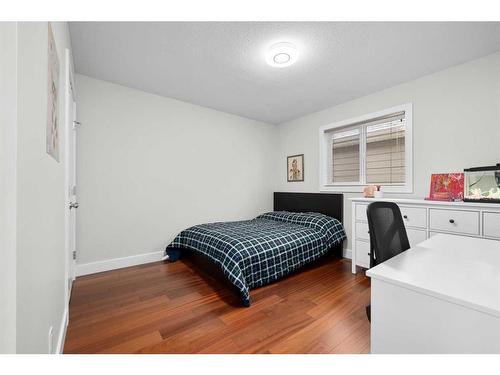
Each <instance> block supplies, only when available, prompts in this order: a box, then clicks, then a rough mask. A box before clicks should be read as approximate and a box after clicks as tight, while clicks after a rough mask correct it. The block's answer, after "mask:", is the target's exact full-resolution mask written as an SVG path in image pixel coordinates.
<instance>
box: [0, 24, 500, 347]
mask: <svg viewBox="0 0 500 375" xmlns="http://www.w3.org/2000/svg"><path fill="white" fill-rule="evenodd" d="M227 18H229V20H227V19H226V20H224V21H226V22H215V21H216V20H217V18H214V19H213V20H210V21H209V22H197V21H186V18H184V19H182V17H181V19H179V20H178V21H180V22H172V21H174V20H172V21H156V22H153V21H144V20H146V19H148V18H147V17H144V20H143V22H129V21H127V20H124V21H123V22H110V21H108V20H103V21H92V22H87V21H85V22H84V21H77V20H75V21H67V22H66V20H69V19H71V17H62V18H58V19H59V20H65V21H64V22H63V21H57V22H47V21H46V20H47V19H52V18H51V17H48V16H47V17H46V18H45V20H44V21H42V20H40V21H39V22H22V21H20V22H1V23H0V27H1V32H0V35H1V38H2V46H3V47H4V48H3V52H4V53H3V55H2V65H1V67H0V68H1V70H2V72H1V73H2V74H1V77H2V78H1V79H2V87H5V88H9V90H6V92H5V93H4V92H2V102H3V103H5V104H7V105H5V108H6V110H3V111H2V125H3V124H4V121H5V124H8V126H6V127H4V126H2V128H3V129H2V148H1V152H2V155H1V156H2V157H1V160H2V181H5V183H3V182H2V186H1V188H2V190H1V194H0V195H1V196H2V217H1V224H2V225H1V226H0V227H1V228H2V236H1V239H2V244H1V248H2V257H3V259H5V262H4V263H3V264H2V280H1V285H2V293H1V295H2V299H3V300H5V301H7V303H5V304H3V307H2V315H1V316H0V323H1V327H2V335H1V336H2V342H1V352H5V353H33V354H34V353H65V354H80V353H85V354H97V353H110V354H111V353H112V354H119V353H121V354H132V353H143V354H146V353H176V354H181V353H182V354H186V353H189V354H199V353H208V354H216V353H219V354H233V353H234V354H236V353H238V354H250V353H255V354H257V353H258V354H264V353H269V354H285V353H286V354H309V353H311V354H312V353H314V354H319V353H324V354H368V353H374V354H377V353H428V354H431V353H438V354H443V353H499V352H500V348H499V347H498V344H495V340H496V339H497V338H499V337H500V328H499V327H500V326H499V325H498V324H499V321H500V318H499V317H500V308H499V307H500V305H499V304H498V300H497V298H496V295H495V293H496V291H497V290H498V289H495V284H496V282H497V281H499V277H500V275H499V274H498V273H496V271H498V270H499V268H498V267H499V264H498V258H496V255H495V253H494V251H495V249H496V246H499V245H500V242H499V241H497V240H498V239H500V233H499V230H498V225H499V223H500V221H499V219H498V217H500V216H498V215H499V213H500V206H498V205H497V206H495V203H489V202H486V203H483V202H463V201H460V202H457V201H453V200H448V201H443V200H426V199H425V198H429V196H430V195H432V194H434V193H435V194H436V196H437V195H438V194H443V192H442V190H440V191H433V188H431V189H430V188H429V187H430V185H431V180H432V179H433V178H443V177H442V176H443V175H440V176H441V177H439V176H437V175H438V174H446V176H451V175H448V174H451V173H456V174H459V176H460V178H465V179H466V181H465V186H464V183H463V181H462V185H461V190H460V191H461V192H462V194H463V192H464V189H469V187H474V189H477V186H482V185H481V183H484V181H485V180H482V181H479V182H477V183H470V184H469V185H472V186H469V185H468V183H469V182H470V181H469V180H470V179H471V178H474V173H476V172H477V171H475V170H472V171H465V175H462V173H464V170H466V169H470V168H473V167H484V166H496V164H497V163H500V160H499V156H498V140H499V136H498V129H499V126H498V124H499V121H500V112H499V109H498V108H499V106H498V103H499V100H500V80H499V77H500V23H499V22H485V21H486V20H485V21H480V22H472V21H460V22H446V19H443V20H440V21H439V22H410V21H406V22H389V21H383V22H368V21H356V18H350V19H349V21H341V20H335V21H328V22H314V21H312V20H311V21H299V22H289V21H287V20H283V21H264V20H262V21H258V20H259V18H258V17H255V18H254V20H253V21H248V22H237V21H236V20H238V21H243V20H240V18H238V17H234V18H232V17H230V16H229V17H227ZM17 19H22V17H18V18H17ZM110 19H112V18H110ZM276 19H280V18H279V17H278V18H276ZM383 19H384V18H383V17H382V18H381V19H380V20H381V21H382V20H383ZM423 19H424V20H425V18H423ZM90 20H92V17H90V19H89V21H90ZM231 20H232V21H231ZM497 169H499V168H497ZM484 171H485V173H486V174H491V176H492V178H491V179H492V181H494V180H495V178H496V176H497V172H496V170H495V169H494V168H493V169H492V172H490V171H489V170H484ZM482 173H483V172H482ZM4 175H5V177H6V178H5V179H4ZM434 175H436V176H437V177H432V176H434ZM499 175H500V172H499ZM464 176H465V177H464ZM447 178H448V177H447ZM449 178H451V177H449ZM447 181H448V180H447ZM488 181H489V180H488ZM447 184H448V182H446V185H447ZM497 184H498V181H497ZM377 185H380V186H381V188H377ZM433 186H434V185H433ZM447 186H448V185H447ZM496 186H497V185H495V186H493V187H492V189H494V187H496ZM489 188H490V187H489V186H488V189H489ZM374 189H375V190H377V191H373V190H374ZM485 189H486V188H485ZM488 189H486V190H488ZM429 190H431V192H430V191H429ZM471 190H472V189H471ZM474 191H475V190H474ZM465 192H466V193H467V191H465ZM471 194H473V193H471ZM466 195H467V194H466ZM365 196H373V197H371V198H365ZM490 196H491V197H494V191H493V192H492V193H491V194H490ZM459 198H460V199H464V198H467V197H465V196H463V195H462V196H461V197H459ZM492 199H494V198H492ZM376 202H385V203H391V204H393V205H394V204H395V205H396V207H398V208H397V209H398V212H400V217H401V220H402V222H403V223H404V226H403V229H402V230H403V231H404V233H405V237H406V236H407V238H408V241H407V242H408V246H406V248H405V249H401V250H405V251H404V253H403V252H402V251H401V252H402V254H399V255H396V254H392V255H396V256H394V259H387V260H386V261H385V262H383V263H382V262H381V260H380V258H381V256H379V255H377V254H378V253H377V252H378V251H380V250H379V249H380V247H377V246H375V245H374V243H375V242H374V241H376V233H377V231H376V224H377V222H371V221H370V209H369V208H368V207H369V206H368V205H369V204H370V203H376ZM371 207H372V208H374V207H376V205H372V206H371ZM392 207H393V206H392ZM367 215H368V216H367ZM450 215H451V216H450ZM398 218H399V216H398V214H396V215H395V217H394V218H393V219H391V223H396V222H397V221H398V220H399V219H398ZM382 221H383V220H382ZM386 221H387V220H386ZM371 225H374V226H373V228H372V227H371ZM400 229H401V228H400ZM401 233H402V232H401ZM387 237H388V236H387V235H384V239H386V238H387ZM401 241H402V242H404V241H403V240H401ZM454 241H456V242H454ZM468 241H470V243H469V242H468ZM452 243H453V244H455V243H456V244H457V245H456V247H460V246H463V247H466V248H467V249H470V248H475V247H479V248H481V249H486V250H484V251H483V252H484V253H487V254H486V255H485V256H489V255H488V254H490V247H491V252H492V253H491V254H492V255H491V260H490V259H488V260H482V258H481V259H480V260H477V261H476V260H475V261H474V262H470V263H468V264H467V265H463V264H462V265H461V264H459V262H458V261H459V260H460V259H462V258H461V257H460V256H458V255H457V256H455V255H451V256H449V258H448V260H442V259H438V258H436V260H435V261H433V262H434V264H437V265H436V267H429V266H427V265H426V266H419V265H420V263H419V262H425V261H426V259H427V258H425V259H422V258H416V259H413V258H411V262H410V261H409V260H408V262H403V261H401V262H400V263H397V261H398V259H400V260H401V259H407V258H408V259H410V258H409V257H410V256H412V254H423V253H425V251H424V250H425V249H427V248H432V247H434V246H439V247H442V248H443V249H441V250H442V251H446V249H445V248H446V244H452ZM420 244H423V245H420ZM454 246H455V245H454ZM388 247H390V246H388ZM403 247H405V246H403ZM408 247H410V249H409V250H407V248H408ZM372 249H373V251H372ZM419 249H420V252H419V251H418V250H419ZM406 250H407V251H406ZM441 250H440V251H441ZM457 251H458V250H457ZM4 252H5V254H4ZM434 253H436V256H438V255H439V251H435V252H434ZM453 254H454V253H453ZM457 254H458V253H457ZM467 256H469V255H466V254H465V255H464V257H465V258H467ZM481 256H482V255H481ZM404 257H407V258H404ZM465 258H464V259H465ZM467 259H469V258H467ZM377 261H378V262H379V263H378V264H377ZM438 262H443V263H439V264H438ZM408 263H411V264H409V265H408ZM485 264H486V265H487V266H485ZM411 266H413V267H414V268H412V269H407V268H404V270H405V272H408V274H405V275H407V277H408V278H407V279H405V280H402V279H401V278H402V276H401V275H403V274H404V272H403V271H401V272H395V273H389V271H390V269H396V271H398V269H397V267H402V268H401V270H402V269H403V267H411ZM384 267H385V268H384ZM459 267H462V269H466V270H468V271H467V272H469V274H468V276H469V277H468V280H467V282H468V283H467V287H466V286H463V287H462V286H461V285H462V284H460V283H461V282H463V280H461V279H460V277H458V275H461V274H462V273H461V271H460V270H459ZM473 267H478V269H480V270H483V271H481V272H482V273H481V274H480V275H477V274H475V273H474V272H476V271H477V270H476V269H475V268H473ZM481 267H483V268H484V269H483V268H481ZM495 267H496V268H495ZM421 269H426V270H427V271H426V272H424V273H423V276H422V280H423V281H422V285H420V284H419V285H418V286H412V287H411V288H410V287H408V288H409V289H412V290H414V291H415V293H416V291H419V292H421V291H422V290H423V288H424V287H425V288H427V289H429V290H431V289H432V290H433V292H432V293H434V294H432V293H431V292H429V293H428V294H425V293H423V295H425V296H427V297H428V296H429V295H433V296H434V297H435V296H436V295H439V296H442V297H443V299H442V300H443V301H445V300H446V301H448V302H449V299H450V298H452V299H453V300H454V301H455V302H457V301H458V300H461V299H463V301H462V302H461V304H460V303H458V302H457V304H456V305H457V306H458V305H460V306H461V307H463V308H464V309H465V308H469V307H470V309H471V310H473V311H475V312H477V311H482V314H483V315H487V316H488V319H490V320H491V321H490V320H488V321H486V320H485V321H484V322H483V320H481V322H480V323H478V322H479V319H480V318H479V317H477V316H476V315H470V314H473V313H472V312H470V311H469V310H467V311H466V312H463V311H461V310H460V312H453V311H448V310H446V312H443V311H444V309H447V308H451V307H449V306H447V305H446V306H441V305H440V306H436V307H435V309H436V310H431V307H430V305H431V303H430V302H429V308H428V309H427V310H425V309H423V308H419V309H418V311H417V312H418V314H419V316H420V317H421V321H422V323H421V324H416V323H415V324H412V327H413V328H412V329H411V330H410V329H408V330H405V327H404V325H405V324H406V325H408V320H410V321H412V319H413V315H412V314H413V312H412V311H407V310H405V306H399V304H398V301H395V300H391V299H390V296H391V295H393V296H395V295H397V293H399V292H401V293H402V291H401V290H399V289H398V290H391V292H390V293H389V292H387V290H388V289H384V288H387V285H386V284H391V283H390V282H388V280H389V279H391V278H395V279H397V280H396V281H395V282H394V284H391V286H394V285H396V284H398V283H399V284H398V285H401V284H402V283H403V284H404V283H416V280H418V278H417V277H416V276H414V275H415V274H416V273H418V272H420V271H421ZM478 272H479V271H478ZM413 273H415V274H413ZM419 275H420V274H419ZM485 275H486V276H488V277H486V276H485ZM424 279H425V280H424ZM446 280H449V283H448V284H446V283H445V281H446ZM431 281H432V282H431ZM426 283H427V284H429V285H427V284H426ZM451 283H454V284H453V285H460V286H461V287H460V288H455V289H459V290H460V291H459V292H457V291H456V290H452V289H453V288H452V286H453V285H451V286H450V284H451ZM424 284H425V285H424ZM445 284H446V285H445ZM408 285H409V284H408ZM491 285H493V286H491ZM482 286H484V287H485V289H480V290H479V289H478V290H475V289H474V288H475V287H478V288H479V287H482ZM375 288H377V290H375ZM408 288H406V290H407V289H408ZM440 288H441V289H440ZM401 289H404V288H401ZM467 293H468V294H467ZM398 295H399V294H398ZM423 295H422V296H421V295H418V296H413V295H412V296H406V295H404V296H403V295H402V294H401V296H400V298H399V299H400V300H401V301H405V302H406V305H407V306H414V305H413V304H415V305H419V306H424V305H426V303H425V302H420V303H417V302H415V301H417V298H420V299H418V301H425V297H424V296H423ZM406 298H407V299H408V300H407V299H406ZM436 298H437V297H436ZM440 301H441V300H440ZM443 304H444V302H443ZM432 306H434V305H432ZM454 306H455V305H454ZM471 306H472V307H471ZM433 308H434V307H433ZM440 309H443V310H440ZM414 310H415V309H414ZM403 311H404V314H405V316H407V317H408V318H407V320H406V321H405V319H402V321H399V320H398V319H396V318H395V317H393V315H390V314H394V315H399V314H401V313H402V312H403ZM33 312H37V314H35V315H36V316H34V314H33ZM406 314H407V315H406ZM425 314H428V315H425ZM433 314H434V315H433ZM436 314H441V315H439V316H440V317H443V316H448V314H449V315H451V316H453V317H455V319H449V321H448V322H446V323H445V322H442V321H441V320H439V321H438V322H437V323H436V320H435V319H433V318H432V317H433V316H436ZM469 315H470V316H469ZM483 315H481V319H482V318H484V317H483ZM385 316H391V317H392V318H391V319H387V318H385ZM459 318H460V319H459ZM485 319H486V318H485ZM456 320H459V322H460V325H459V326H460V327H461V329H460V335H461V336H460V335H458V334H457V335H458V336H457V337H455V336H453V340H451V339H450V340H448V341H447V340H446V339H444V338H434V336H432V331H439V330H443V331H446V332H448V331H449V332H456V331H457V330H455V329H454V327H457V326H456V325H453V324H456ZM469 320H473V321H474V322H475V325H470V326H469V328H467V327H468V326H467V324H466V323H465V322H467V321H469ZM396 324H401V325H402V326H397V327H396ZM472 328H473V329H474V330H476V333H475V334H472V333H471V332H472ZM389 331H390V333H388V332H389ZM417 331H419V332H417ZM478 332H484V335H486V336H484V335H483V336H484V337H487V338H485V339H484V341H483V342H481V343H478V342H477V340H475V339H474V337H475V336H474V335H479V333H478ZM419 335H420V336H421V338H418V337H417V336H419ZM488 335H491V337H490V336H488ZM443 336H446V335H443ZM401 340H402V341H403V343H402V342H401ZM451 341H453V342H451ZM423 342H431V343H432V345H431V344H427V346H422V343H423ZM407 343H410V344H408V345H407ZM462 344H463V345H462ZM461 345H462V346H461Z"/></svg>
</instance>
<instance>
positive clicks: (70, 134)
mask: <svg viewBox="0 0 500 375" xmlns="http://www.w3.org/2000/svg"><path fill="white" fill-rule="evenodd" d="M75 99H76V98H75V84H74V79H73V69H72V63H71V54H70V51H69V50H66V119H67V121H66V152H65V164H66V168H65V172H66V178H65V191H66V215H65V217H66V260H67V261H66V281H67V288H66V306H68V305H69V300H70V298H71V287H72V285H73V281H74V280H75V268H76V267H75V264H76V254H77V251H76V216H77V215H76V213H77V208H78V200H77V187H76V139H77V138H76V137H77V129H78V122H77V120H76V100H75Z"/></svg>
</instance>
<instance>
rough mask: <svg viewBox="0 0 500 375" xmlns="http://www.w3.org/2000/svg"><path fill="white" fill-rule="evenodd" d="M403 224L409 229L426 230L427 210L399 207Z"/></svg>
mask: <svg viewBox="0 0 500 375" xmlns="http://www.w3.org/2000/svg"><path fill="white" fill-rule="evenodd" d="M399 209H400V210H401V216H403V222H404V223H405V226H407V227H416V228H424V229H425V228H426V227H427V210H426V209H425V208H422V207H406V206H399Z"/></svg>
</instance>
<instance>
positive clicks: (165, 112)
mask: <svg viewBox="0 0 500 375" xmlns="http://www.w3.org/2000/svg"><path fill="white" fill-rule="evenodd" d="M76 87H77V92H78V99H77V105H78V110H77V112H78V119H79V121H80V122H81V123H82V124H83V125H82V126H81V127H80V128H79V131H78V132H79V133H78V200H79V203H80V208H79V209H78V229H77V238H78V240H77V242H78V256H77V264H78V265H79V266H78V268H79V269H80V270H81V269H82V264H88V263H91V262H100V261H103V260H107V259H114V258H122V257H127V256H133V255H140V254H144V253H151V252H156V251H162V250H163V249H164V248H165V246H166V245H168V243H169V242H170V241H171V240H172V239H173V237H174V236H175V235H176V234H177V233H178V232H179V231H181V230H182V229H185V228H186V227H189V226H192V225H195V224H200V223H203V222H210V221H225V220H240V219H249V218H253V217H255V216H256V215H257V214H259V213H261V212H265V211H269V210H271V209H272V191H273V185H274V183H275V178H274V175H273V172H274V168H273V165H274V160H275V154H274V145H275V131H276V128H275V126H273V125H268V124H264V123H261V122H257V121H253V120H249V119H246V118H242V117H238V116H234V115H230V114H227V113H223V112H219V111H215V110H211V109H208V108H204V107H200V106H196V105H193V104H188V103H185V102H181V101H178V100H174V99H169V98H165V97H160V96H156V95H152V94H148V93H145V92H142V91H138V90H134V89H130V88H126V87H123V86H119V85H115V84H111V83H107V82H104V81H100V80H97V79H93V78H89V77H86V76H82V75H77V82H76ZM83 267H84V266H83ZM80 272H81V271H80Z"/></svg>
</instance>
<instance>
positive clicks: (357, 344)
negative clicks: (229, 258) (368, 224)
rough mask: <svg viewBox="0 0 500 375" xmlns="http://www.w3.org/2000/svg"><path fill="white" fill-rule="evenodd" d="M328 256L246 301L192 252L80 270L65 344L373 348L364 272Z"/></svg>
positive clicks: (154, 349)
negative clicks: (86, 271) (183, 256)
mask: <svg viewBox="0 0 500 375" xmlns="http://www.w3.org/2000/svg"><path fill="white" fill-rule="evenodd" d="M350 266H351V263H350V261H349V260H346V259H338V258H337V259H336V258H332V257H326V258H325V259H323V260H321V261H320V262H318V263H315V264H313V265H311V266H309V267H307V268H305V269H304V270H302V271H299V272H297V273H295V274H293V275H291V276H290V277H288V278H286V279H283V280H280V281H278V282H277V283H274V284H271V285H268V286H265V287H262V288H259V289H255V290H253V291H251V298H252V305H251V306H250V307H247V308H246V307H242V306H241V305H240V301H239V298H238V296H236V295H235V294H234V293H233V292H231V291H230V290H228V288H227V287H226V286H225V285H224V284H223V283H221V282H219V281H218V280H215V279H213V278H211V277H210V276H208V275H206V274H203V273H201V272H200V270H199V269H198V268H197V266H196V265H194V264H192V262H191V261H189V260H181V261H178V262H175V263H163V262H158V263H151V264H147V265H143V266H136V267H130V268H126V269H121V270H116V271H110V272H104V273H100V274H95V275H89V276H84V277H79V278H77V280H76V281H75V285H74V287H73V294H72V298H71V304H70V321H69V326H68V331H67V335H66V342H65V346H64V352H65V353H369V351H370V324H369V322H368V320H367V319H366V315H365V306H366V305H367V304H368V303H369V300H370V282H369V279H368V278H367V277H365V276H364V272H359V273H358V274H357V275H353V274H352V273H351V272H350Z"/></svg>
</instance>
